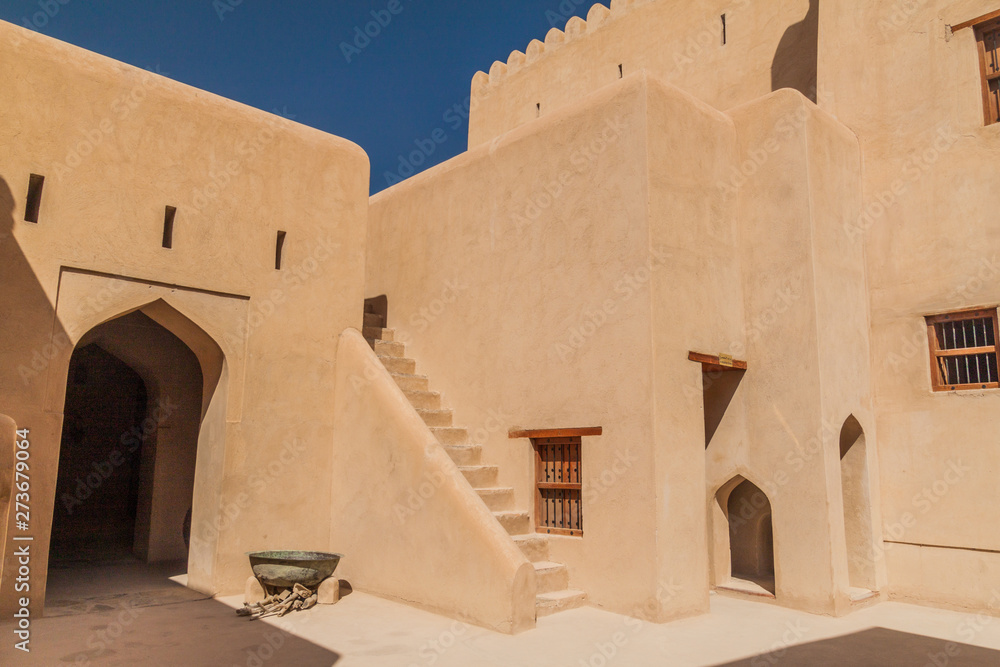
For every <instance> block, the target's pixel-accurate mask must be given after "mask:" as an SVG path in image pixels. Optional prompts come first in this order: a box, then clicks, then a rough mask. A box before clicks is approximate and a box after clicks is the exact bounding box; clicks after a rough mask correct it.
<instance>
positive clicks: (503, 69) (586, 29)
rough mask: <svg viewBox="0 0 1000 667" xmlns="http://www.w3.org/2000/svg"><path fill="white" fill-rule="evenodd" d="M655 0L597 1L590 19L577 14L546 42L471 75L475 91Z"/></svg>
mask: <svg viewBox="0 0 1000 667" xmlns="http://www.w3.org/2000/svg"><path fill="white" fill-rule="evenodd" d="M652 2H654V0H611V7H610V8H608V7H606V6H604V5H602V4H601V3H599V2H598V3H596V4H595V5H594V6H593V7H591V8H590V11H589V12H587V20H586V21H585V20H583V19H582V18H580V17H579V16H574V17H572V18H570V19H569V21H567V22H566V27H565V29H564V30H560V29H559V28H552V29H551V30H549V32H548V34H547V35H545V41H544V42H542V41H539V40H537V39H535V40H532V41H531V43H530V44H528V47H527V48H526V49H525V50H524V51H523V52H522V51H518V50H514V51H512V52H511V54H510V56H508V57H507V62H502V61H499V60H498V61H496V62H494V63H493V65H492V66H491V67H490V71H489V74H487V73H486V72H476V75H475V76H474V77H473V78H472V94H473V95H476V94H477V93H482V92H484V89H486V88H487V87H489V86H491V85H496V84H498V83H500V82H501V81H503V80H504V79H505V78H506V77H507V76H509V75H511V74H514V73H515V72H517V71H519V70H521V69H522V68H524V67H526V66H528V65H531V64H533V63H535V62H537V61H539V60H541V59H543V58H546V57H547V56H550V55H551V54H552V53H553V52H555V51H557V50H559V49H560V48H562V47H564V46H566V45H567V44H570V43H572V42H574V41H576V40H578V39H583V38H584V37H585V36H587V35H590V34H593V33H594V32H596V31H598V30H600V29H601V28H602V27H604V26H606V25H607V24H609V23H612V22H614V21H616V20H617V19H619V18H621V17H623V16H625V15H626V14H628V13H629V12H631V11H632V10H633V9H635V8H636V7H639V6H641V5H647V4H650V3H652Z"/></svg>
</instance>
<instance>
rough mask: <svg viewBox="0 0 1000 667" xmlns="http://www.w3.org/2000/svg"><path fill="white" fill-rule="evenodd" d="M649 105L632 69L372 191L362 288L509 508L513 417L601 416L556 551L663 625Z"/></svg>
mask: <svg viewBox="0 0 1000 667" xmlns="http://www.w3.org/2000/svg"><path fill="white" fill-rule="evenodd" d="M646 98H647V88H646V83H645V80H644V78H643V77H642V76H639V75H633V76H631V77H628V78H626V80H625V81H622V82H619V83H618V84H616V85H614V86H611V87H609V88H607V89H605V90H602V91H600V92H598V93H596V94H595V95H594V96H592V97H591V98H589V99H588V100H587V102H586V104H584V105H581V106H579V107H577V108H574V109H571V110H566V111H565V112H561V113H555V114H552V115H551V116H549V117H546V118H543V119H542V120H541V121H539V122H538V123H535V124H532V125H531V126H527V127H524V128H521V129H519V130H516V131H514V132H512V133H510V134H508V135H506V136H505V137H503V138H502V139H500V140H499V141H497V142H495V143H494V144H493V145H492V146H489V147H487V146H481V147H478V148H473V149H472V150H470V151H469V152H467V153H465V154H462V155H460V156H458V157H456V158H453V159H452V160H449V161H448V162H446V163H444V164H442V165H439V166H437V167H435V168H433V169H430V170H428V171H426V172H424V173H423V174H419V175H417V176H415V177H413V178H411V179H409V180H407V181H405V182H404V183H401V184H399V185H397V186H394V187H393V188H390V189H389V190H386V191H384V192H382V193H379V194H378V195H376V196H375V197H373V198H372V202H371V214H370V227H369V237H368V267H367V286H366V289H367V294H366V295H367V296H369V297H371V296H376V295H379V294H386V295H388V304H389V313H388V314H389V317H388V326H389V327H390V328H394V329H396V330H397V332H398V333H397V337H396V340H401V341H403V342H405V343H406V345H407V355H408V356H410V357H412V358H414V359H416V361H417V372H418V373H420V374H422V375H427V376H428V377H429V378H430V386H431V389H432V390H435V391H440V392H442V394H443V401H442V402H443V405H444V406H445V407H449V408H453V409H454V412H455V424H456V425H459V426H465V427H467V428H468V429H469V433H470V435H471V436H472V438H473V442H475V443H477V444H482V445H483V446H484V450H483V461H484V463H485V464H488V465H498V466H499V470H500V478H499V482H498V485H499V486H504V487H513V488H514V490H515V500H516V502H515V507H516V508H518V509H520V510H522V511H523V510H527V509H529V508H532V509H533V505H534V495H533V494H534V490H533V482H532V480H533V478H534V470H533V466H534V462H533V452H532V449H531V445H530V443H529V441H528V440H525V439H514V440H512V439H510V438H508V431H509V430H510V429H511V428H512V427H517V428H529V429H538V428H567V427H584V426H603V427H604V434H603V435H602V436H597V437H585V438H584V439H583V452H582V458H583V479H584V487H583V498H584V501H583V502H584V509H583V515H584V517H585V518H584V535H585V536H584V538H582V539H580V538H572V537H556V536H551V537H550V554H551V557H552V559H553V560H555V561H557V562H564V563H566V564H567V566H568V567H569V573H570V586H571V587H575V588H581V589H583V590H586V591H587V593H588V596H589V600H590V602H591V603H593V604H596V605H598V606H601V607H605V608H608V609H613V610H615V611H622V612H626V613H634V614H635V615H642V616H647V617H649V618H657V617H659V615H660V614H661V608H660V606H659V604H658V603H657V602H655V600H654V601H653V602H652V603H651V605H650V608H649V609H646V610H644V609H643V607H644V605H646V603H647V602H649V601H650V600H653V593H654V590H655V584H654V581H655V572H654V563H655V549H656V538H655V529H654V521H655V518H654V517H655V509H654V507H653V505H652V504H651V503H650V502H649V499H651V498H654V497H655V496H656V490H655V488H654V486H653V477H652V475H651V474H650V471H651V470H652V469H653V467H654V465H655V462H654V458H653V448H652V443H653V442H654V433H653V424H652V420H651V418H650V415H651V413H652V398H653V383H652V380H653V378H652V373H651V368H650V366H649V363H648V350H649V346H650V334H649V331H650V325H651V303H650V299H649V287H648V285H649V271H650V270H657V269H659V268H660V267H663V266H664V263H663V256H662V255H660V254H658V253H657V252H654V251H655V250H656V249H655V248H651V247H650V241H649V223H648V207H647V200H648V183H647V176H646V174H647V168H648V167H647V164H648V157H647V142H648V139H647V122H648V121H647V116H646V102H645V100H646ZM623 537H626V539H623ZM625 564H627V566H626V565H625ZM609 573H614V575H613V576H610V574H609ZM675 576H676V577H678V578H679V573H678V574H675ZM702 593H703V592H700V593H699V594H702Z"/></svg>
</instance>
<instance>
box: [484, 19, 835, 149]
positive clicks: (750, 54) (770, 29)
mask: <svg viewBox="0 0 1000 667" xmlns="http://www.w3.org/2000/svg"><path fill="white" fill-rule="evenodd" d="M576 4H580V3H576ZM818 4H819V2H818V0H792V1H783V2H777V1H773V0H772V1H771V2H764V3H761V2H750V0H699V1H698V2H688V1H686V0H615V1H614V2H611V4H610V7H608V6H605V5H602V4H595V5H593V7H591V9H590V11H589V13H588V15H587V20H586V21H584V20H583V19H580V18H577V17H574V18H572V19H570V20H569V21H568V23H567V24H566V26H565V29H564V30H560V29H558V28H553V29H552V30H551V31H550V32H549V33H548V34H547V35H546V36H545V38H544V41H542V39H541V36H539V39H536V40H533V41H532V42H531V43H530V44H528V45H526V46H525V47H524V48H523V49H522V50H516V51H514V52H512V53H511V55H510V57H509V58H508V59H507V61H506V62H496V63H494V64H493V66H492V67H491V68H490V70H489V73H488V74H487V73H484V72H479V73H478V74H476V76H475V78H474V79H473V81H472V97H473V99H474V100H475V102H476V103H475V104H474V105H473V108H472V114H471V117H470V120H469V146H477V145H479V144H481V143H483V142H486V141H489V140H491V139H494V138H496V137H498V136H500V135H502V134H503V133H505V132H507V131H509V130H512V129H514V128H515V127H519V126H521V125H523V124H525V123H528V122H531V121H532V120H534V119H535V118H537V117H538V116H539V115H546V114H549V113H551V112H552V111H554V110H556V109H559V108H562V107H565V106H567V105H571V104H574V103H578V102H579V101H580V100H582V99H583V98H584V97H585V96H586V95H587V94H589V93H591V92H593V91H596V90H598V89H599V88H602V87H603V86H606V85H608V84H610V83H613V82H614V81H616V80H617V79H619V78H620V77H621V76H622V74H624V75H629V74H632V73H634V72H638V71H640V70H647V71H648V72H650V73H651V74H653V75H655V76H656V77H657V78H660V79H662V80H664V81H666V82H668V83H671V84H673V85H675V86H677V87H678V88H680V89H681V90H684V91H686V92H688V93H690V94H691V95H694V96H695V97H697V98H699V99H701V100H703V101H704V102H706V103H708V104H709V105H711V106H713V107H715V108H717V109H720V110H726V109H730V108H732V107H734V106H737V105H739V104H742V103H745V102H749V101H751V100H754V99H756V98H758V97H761V96H763V95H766V94H767V93H769V92H771V91H772V90H776V89H778V88H785V87H791V88H795V89H797V90H800V91H801V92H803V93H806V94H810V93H812V92H814V90H813V89H814V88H815V85H816V44H817V18H818ZM550 13H551V12H550ZM723 14H725V16H726V19H725V44H723V19H722V16H723ZM619 65H620V66H621V69H619ZM539 105H540V106H539Z"/></svg>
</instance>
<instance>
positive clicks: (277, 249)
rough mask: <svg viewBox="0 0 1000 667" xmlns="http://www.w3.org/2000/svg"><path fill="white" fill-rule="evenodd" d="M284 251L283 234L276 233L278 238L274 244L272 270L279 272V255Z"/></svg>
mask: <svg viewBox="0 0 1000 667" xmlns="http://www.w3.org/2000/svg"><path fill="white" fill-rule="evenodd" d="M284 249H285V232H278V238H277V240H276V241H275V243H274V268H275V269H277V270H278V271H280V270H281V253H282V251H283V250H284Z"/></svg>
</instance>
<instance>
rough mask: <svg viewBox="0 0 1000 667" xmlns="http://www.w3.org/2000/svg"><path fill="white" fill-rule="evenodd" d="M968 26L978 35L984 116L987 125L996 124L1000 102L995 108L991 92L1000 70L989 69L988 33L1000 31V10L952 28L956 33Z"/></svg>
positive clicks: (977, 44)
mask: <svg viewBox="0 0 1000 667" xmlns="http://www.w3.org/2000/svg"><path fill="white" fill-rule="evenodd" d="M966 28H972V29H973V31H974V32H975V36H976V51H977V52H978V53H979V80H980V85H981V86H982V95H983V118H984V121H985V123H986V125H987V126H989V125H995V124H996V123H998V122H1000V102H998V104H997V107H996V108H994V105H993V98H992V96H991V93H990V83H991V82H993V81H994V80H998V79H1000V71H997V72H993V73H992V74H991V73H990V72H988V71H987V69H988V68H987V65H986V34H987V33H991V32H994V31H1000V10H996V11H993V12H990V13H989V14H984V15H983V16H980V17H978V18H974V19H972V20H971V21H965V22H964V23H959V24H958V25H955V26H952V27H951V30H952V32H953V33H955V32H958V31H959V30H964V29H966ZM998 85H1000V84H998Z"/></svg>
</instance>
